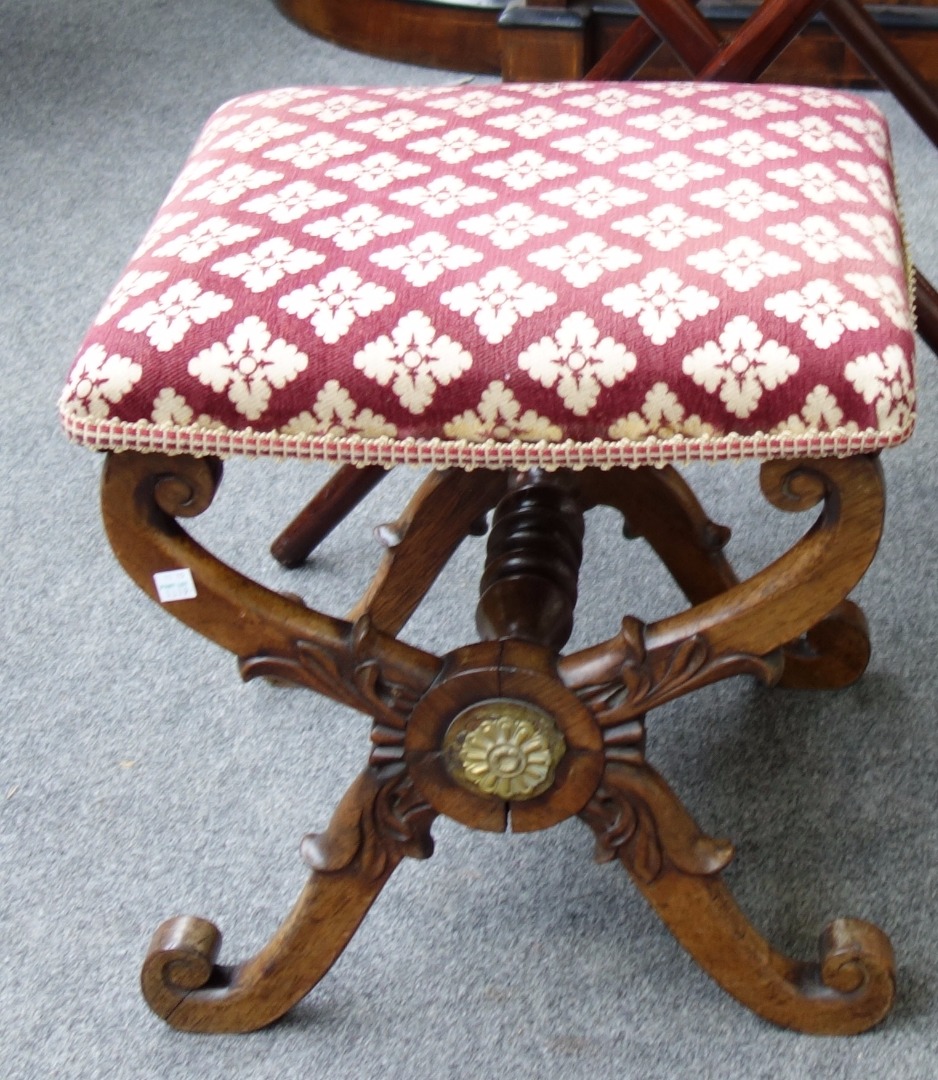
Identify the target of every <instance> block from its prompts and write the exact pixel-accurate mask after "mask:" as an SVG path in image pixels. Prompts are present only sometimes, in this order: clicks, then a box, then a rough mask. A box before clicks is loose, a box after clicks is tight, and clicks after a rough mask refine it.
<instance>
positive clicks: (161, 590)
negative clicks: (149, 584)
mask: <svg viewBox="0 0 938 1080" xmlns="http://www.w3.org/2000/svg"><path fill="white" fill-rule="evenodd" d="M153 584H154V585H155V586H156V595H157V596H158V597H159V598H160V603H161V604H171V603H173V601H174V600H194V599H195V597H196V595H197V594H196V591H195V582H194V581H193V580H192V571H191V570H190V569H189V568H188V567H185V568H184V569H182V570H164V571H163V572H162V573H159V574H154V575H153Z"/></svg>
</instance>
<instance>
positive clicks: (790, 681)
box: [581, 467, 870, 690]
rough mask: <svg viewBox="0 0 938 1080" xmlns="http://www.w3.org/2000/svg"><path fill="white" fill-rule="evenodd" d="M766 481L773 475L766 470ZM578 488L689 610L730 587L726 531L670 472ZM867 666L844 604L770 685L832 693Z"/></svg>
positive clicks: (853, 616)
mask: <svg viewBox="0 0 938 1080" xmlns="http://www.w3.org/2000/svg"><path fill="white" fill-rule="evenodd" d="M766 475H767V476H768V475H773V474H772V470H768V471H767V473H766ZM581 484H582V488H581V497H582V498H583V499H584V501H585V504H586V505H587V506H594V505H597V504H602V505H605V506H611V507H613V508H614V509H616V510H618V511H619V512H620V513H621V514H622V515H623V517H624V518H625V520H626V528H627V529H628V532H629V535H630V536H640V537H643V538H644V539H645V540H647V541H648V543H649V544H650V545H651V547H652V549H653V550H654V551H655V553H656V554H657V555H658V557H659V558H660V559H661V561H662V562H663V563H664V565H665V566H666V567H667V569H668V571H669V573H670V574H671V576H672V577H673V578H674V580H675V582H676V583H677V584H678V586H679V587H680V589H681V591H682V592H683V593H684V595H685V596H686V597H687V599H688V600H689V601H690V602H691V603H692V604H700V603H703V602H704V601H706V600H711V599H714V598H715V597H717V596H719V595H720V594H721V593H724V592H726V591H727V589H730V588H732V587H733V586H735V585H737V584H738V582H739V579H738V578H737V577H736V574H735V573H734V571H733V568H732V567H731V566H730V564H729V562H728V560H727V558H726V556H725V554H724V548H725V546H726V544H727V543H728V541H729V538H730V530H729V529H728V528H726V527H725V526H723V525H717V524H716V523H715V522H713V521H711V520H710V518H709V517H708V516H707V514H706V512H705V511H704V509H703V507H702V506H701V505H700V503H699V502H698V501H697V497H696V496H695V495H694V493H693V491H692V490H691V488H690V487H689V485H688V484H687V482H686V481H685V480H684V479H683V478H682V477H681V475H680V473H678V472H677V471H676V470H675V469H672V468H670V467H668V468H664V469H650V468H649V469H635V470H621V471H620V473H610V472H602V471H601V470H598V469H597V470H587V471H586V473H585V474H584V476H583V479H582V481H581ZM769 497H770V498H771V495H770V496H769ZM869 659H870V638H869V628H868V626H867V622H866V617H865V616H864V614H863V612H862V611H861V610H860V608H859V607H858V606H857V605H856V604H854V603H853V602H852V601H849V600H845V601H843V603H841V604H839V605H838V606H837V607H836V608H835V609H834V610H833V611H831V612H830V614H829V615H827V616H825V618H824V619H822V620H821V622H819V623H818V624H817V625H816V626H814V627H812V628H811V629H810V630H808V631H807V632H806V633H805V634H804V635H803V636H802V637H800V638H798V639H797V640H795V641H794V642H792V643H791V644H789V645H787V646H785V670H784V672H783V674H782V675H781V676H780V678H779V682H778V685H780V686H784V687H786V688H788V689H799V690H834V689H839V688H841V687H844V686H848V685H850V683H852V682H855V681H856V680H857V679H858V678H859V677H860V676H861V675H862V674H863V672H864V671H865V670H866V665H867V664H868V663H869Z"/></svg>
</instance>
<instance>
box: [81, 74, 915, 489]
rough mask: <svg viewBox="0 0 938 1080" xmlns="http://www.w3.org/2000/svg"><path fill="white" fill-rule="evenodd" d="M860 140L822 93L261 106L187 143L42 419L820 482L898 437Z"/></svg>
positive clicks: (894, 263)
mask: <svg viewBox="0 0 938 1080" xmlns="http://www.w3.org/2000/svg"><path fill="white" fill-rule="evenodd" d="M913 348H914V333H913V318H912V311H911V303H910V296H909V287H908V268H907V264H906V258H905V253H904V248H903V243H902V236H901V228H900V222H899V215H898V210H897V205H896V198H895V194H894V181H893V168H892V163H891V157H890V149H889V136H888V132H887V128H886V124H885V121H884V120H883V118H882V116H881V114H880V113H879V112H878V111H877V110H876V108H875V107H874V106H873V105H872V104H871V103H869V102H868V101H867V100H865V99H864V98H861V97H858V96H855V95H849V94H844V93H841V92H833V91H829V90H820V89H809V88H798V87H781V86H762V85H760V86H757V87H741V86H735V85H734V86H730V85H720V84H697V83H647V84H642V83H631V84H629V83H624V84H608V85H606V84H590V83H575V84H574V83H571V84H563V83H560V84H545V85H530V86H525V85H506V86H491V87H484V88H474V87H469V88H452V87H442V88H441V87H434V88H415V89H406V90H383V89H370V88H369V89H337V88H304V87H299V88H288V89H283V90H276V91H273V92H268V93H259V94H254V95H249V96H245V97H240V98H237V99H236V100H234V101H232V102H229V103H228V104H227V105H225V106H223V107H222V108H221V109H220V110H219V111H218V112H217V113H216V114H215V115H214V116H213V117H212V118H211V120H210V121H209V123H208V125H207V126H206V128H205V130H204V131H203V133H202V135H201V137H200V139H199V141H198V143H197V145H196V147H195V149H194V150H193V152H192V155H191V157H190V158H189V160H188V162H187V163H186V165H185V167H184V169H183V171H182V174H181V175H180V177H179V179H178V181H177V183H176V184H175V186H174V187H173V189H172V191H171V193H170V195H169V197H168V198H167V200H166V202H165V204H164V205H163V207H162V209H161V211H160V213H159V214H158V216H157V218H156V220H155V221H154V223H153V225H152V227H151V228H150V230H149V232H148V234H147V236H146V238H145V239H144V241H143V243H142V244H141V246H140V248H139V249H138V251H137V252H136V254H135V255H134V256H133V258H132V260H131V262H130V265H129V266H128V268H127V269H126V271H125V273H124V274H123V276H122V277H121V279H120V281H119V282H118V284H117V286H116V287H115V289H114V291H113V292H112V293H111V295H110V297H109V298H108V300H107V302H106V304H105V306H104V308H103V309H102V311H101V313H100V315H99V316H98V318H97V320H96V322H95V324H94V326H93V327H92V329H91V331H90V333H89V334H88V336H87V338H86V340H85V342H84V344H83V345H82V348H81V350H80V351H79V355H78V357H77V359H76V361H75V364H74V366H73V369H72V372H71V375H70V377H69V380H68V384H67V386H66V388H65V391H64V392H63V396H62V399H61V402H60V409H61V415H62V419H63V423H64V426H65V428H66V430H67V432H68V433H69V435H70V436H71V437H72V438H73V439H75V440H76V441H78V442H81V443H84V444H86V445H88V446H91V447H93V448H96V449H138V450H154V451H164V452H170V453H183V452H186V453H195V454H216V455H219V456H222V457H225V456H230V455H233V454H245V455H269V456H278V457H298V458H309V459H325V460H332V461H351V462H356V463H360V464H370V463H377V464H384V465H388V466H390V465H394V464H398V463H405V462H411V463H424V464H431V465H436V466H449V465H458V466H462V467H469V468H472V467H495V468H497V467H518V468H526V467H531V466H535V465H541V466H545V467H548V468H553V467H573V468H577V467H584V466H587V465H601V466H613V465H642V464H654V463H663V462H668V461H676V462H679V461H690V460H696V459H706V460H717V459H726V458H747V457H757V458H769V457H802V456H808V455H811V456H817V455H831V454H833V455H847V454H854V453H863V452H870V451H873V450H877V449H880V448H883V447H887V446H891V445H895V444H897V443H899V442H901V441H903V440H904V439H905V438H907V437H908V435H909V434H910V433H911V429H912V425H913V421H914V370H913Z"/></svg>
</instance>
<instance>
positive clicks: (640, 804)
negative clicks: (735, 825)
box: [580, 763, 733, 884]
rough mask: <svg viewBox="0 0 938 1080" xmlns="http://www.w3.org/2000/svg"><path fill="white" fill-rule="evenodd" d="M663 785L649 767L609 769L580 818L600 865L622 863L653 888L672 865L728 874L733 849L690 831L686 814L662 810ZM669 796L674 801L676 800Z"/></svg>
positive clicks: (620, 765)
mask: <svg viewBox="0 0 938 1080" xmlns="http://www.w3.org/2000/svg"><path fill="white" fill-rule="evenodd" d="M660 792H661V784H660V782H659V781H658V780H657V778H656V774H655V773H654V771H653V770H652V769H651V768H650V767H649V766H647V765H644V764H634V763H633V764H626V763H617V764H615V765H613V766H611V767H607V769H606V773H605V774H604V776H603V781H602V783H601V784H600V786H599V787H598V788H597V790H596V792H595V794H594V795H593V797H592V799H590V801H589V802H588V803H587V805H586V807H585V808H584V809H583V810H582V811H581V812H580V817H581V818H582V819H583V820H584V821H585V822H586V823H587V824H588V825H589V826H590V828H591V829H592V830H593V831H594V832H595V834H596V858H597V860H598V861H599V862H610V861H611V860H612V859H619V860H620V861H621V862H622V864H623V866H625V868H626V869H627V870H628V871H629V872H630V873H631V874H634V876H635V877H636V878H638V879H639V881H641V882H643V883H645V884H651V883H652V882H653V881H654V880H655V879H656V878H657V877H658V876H659V874H660V873H661V871H662V869H663V868H664V867H665V865H666V864H671V865H672V866H673V867H675V868H676V869H678V870H680V871H681V872H682V873H684V874H691V875H694V876H710V875H713V874H717V873H719V872H720V871H721V870H723V869H724V868H725V867H726V865H727V864H728V863H729V861H730V860H731V859H732V857H733V847H732V845H731V844H729V843H727V842H726V841H720V840H714V839H712V838H711V837H709V836H706V835H704V834H703V833H701V832H700V831H699V830H697V829H696V828H689V827H688V825H687V821H688V819H687V817H686V815H673V814H669V813H668V812H667V803H664V805H663V806H662V807H658V806H657V804H658V802H661V801H662V800H661V799H660ZM669 798H671V799H673V796H670V793H669Z"/></svg>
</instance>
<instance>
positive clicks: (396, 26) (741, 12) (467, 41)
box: [275, 0, 938, 87]
mask: <svg viewBox="0 0 938 1080" xmlns="http://www.w3.org/2000/svg"><path fill="white" fill-rule="evenodd" d="M275 2H276V4H277V6H278V7H279V9H280V10H281V11H282V12H283V13H284V14H285V15H286V16H288V17H289V18H290V19H292V20H293V21H294V22H296V23H298V24H299V25H300V26H303V27H304V28H305V29H307V30H309V31H311V32H312V33H314V34H316V35H317V36H319V37H322V38H325V39H327V40H329V41H333V42H335V43H336V44H338V45H343V46H345V47H346V48H350V49H356V50H359V51H361V52H365V53H370V54H371V55H374V56H381V57H385V58H387V59H390V60H399V61H402V62H406V63H415V64H424V65H426V66H428V67H441V68H449V69H451V70H455V71H475V72H479V73H483V74H490V75H501V76H502V77H504V78H511V77H512V73H513V68H514V66H515V65H518V64H520V65H521V66H522V68H523V74H521V75H519V77H521V78H526V79H527V78H531V79H549V78H579V77H581V76H582V75H583V74H584V73H585V72H586V71H587V70H588V68H589V67H591V66H592V65H593V64H594V63H595V62H596V61H597V60H598V59H599V57H601V56H602V55H603V54H604V53H605V52H606V51H607V50H608V49H609V48H610V47H611V46H612V44H613V43H614V42H615V40H616V39H617V38H618V37H619V35H620V34H621V33H622V32H623V31H624V30H627V29H629V28H630V27H631V26H632V24H633V23H634V22H635V21H636V14H637V12H636V8H637V5H635V4H634V3H632V2H630V0H606V2H604V3H581V4H577V3H573V2H567V0H540V2H539V3H536V2H534V0H529V2H524V0H521V2H520V3H519V2H518V0H357V2H356V3H349V2H348V0H275ZM755 6H756V4H755V3H754V2H753V0H741V2H739V3H728V2H725V0H710V2H706V0H705V2H704V3H703V4H701V10H702V11H703V12H704V13H705V14H706V17H707V18H708V19H709V20H711V21H712V22H713V23H714V25H715V26H716V28H717V32H718V33H719V34H720V36H721V37H725V36H732V35H733V34H735V33H736V32H737V31H738V30H739V27H740V26H741V25H742V23H743V22H744V21H745V19H746V18H748V16H749V15H750V14H751V12H752V10H753V9H754V8H755ZM869 10H870V11H871V12H873V13H874V18H875V19H876V21H877V23H878V25H879V26H880V27H882V28H883V29H884V30H885V31H886V32H887V33H888V34H889V37H890V39H891V40H892V41H893V42H894V44H895V45H896V47H897V48H898V50H899V52H900V54H901V55H902V57H903V59H904V60H905V62H906V63H908V64H909V65H911V66H912V67H914V68H915V69H916V70H918V71H920V72H921V74H922V77H923V78H924V79H925V81H926V82H927V83H928V84H929V85H931V86H933V87H936V86H938V11H936V10H935V8H934V6H933V5H931V4H929V3H925V2H922V3H916V2H912V3H892V2H887V3H881V4H874V5H870V7H869ZM683 72H684V67H683V65H682V63H681V61H680V59H679V53H676V52H675V51H674V50H672V49H671V48H669V47H668V46H664V47H662V48H661V49H660V50H656V51H655V54H654V55H653V56H650V57H649V58H648V61H647V63H646V64H645V66H644V68H643V71H642V77H644V78H654V79H659V78H681V77H682V75H683ZM767 77H768V78H769V79H770V80H771V81H774V82H811V83H816V84H817V85H820V86H853V87H863V86H870V85H872V84H873V83H874V82H875V80H874V79H873V78H872V77H871V75H870V73H869V71H868V70H867V69H866V67H865V66H864V64H863V62H862V60H860V59H859V58H858V57H857V55H856V54H855V53H854V52H853V51H852V50H851V49H850V47H849V46H848V45H846V44H845V42H844V40H843V38H842V37H841V36H840V35H839V33H838V32H837V30H836V28H835V27H832V26H831V25H829V24H828V22H827V21H826V19H825V18H824V17H823V14H822V15H820V16H818V17H817V18H815V20H814V21H813V22H812V23H811V25H810V26H809V27H808V28H807V29H806V31H805V33H804V34H803V35H801V37H799V38H798V40H797V41H795V42H794V43H793V44H792V46H791V48H789V49H788V50H786V52H785V54H784V55H783V56H780V57H778V58H777V59H776V60H775V61H774V62H773V64H772V66H771V68H770V69H769V71H768V74H767Z"/></svg>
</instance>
